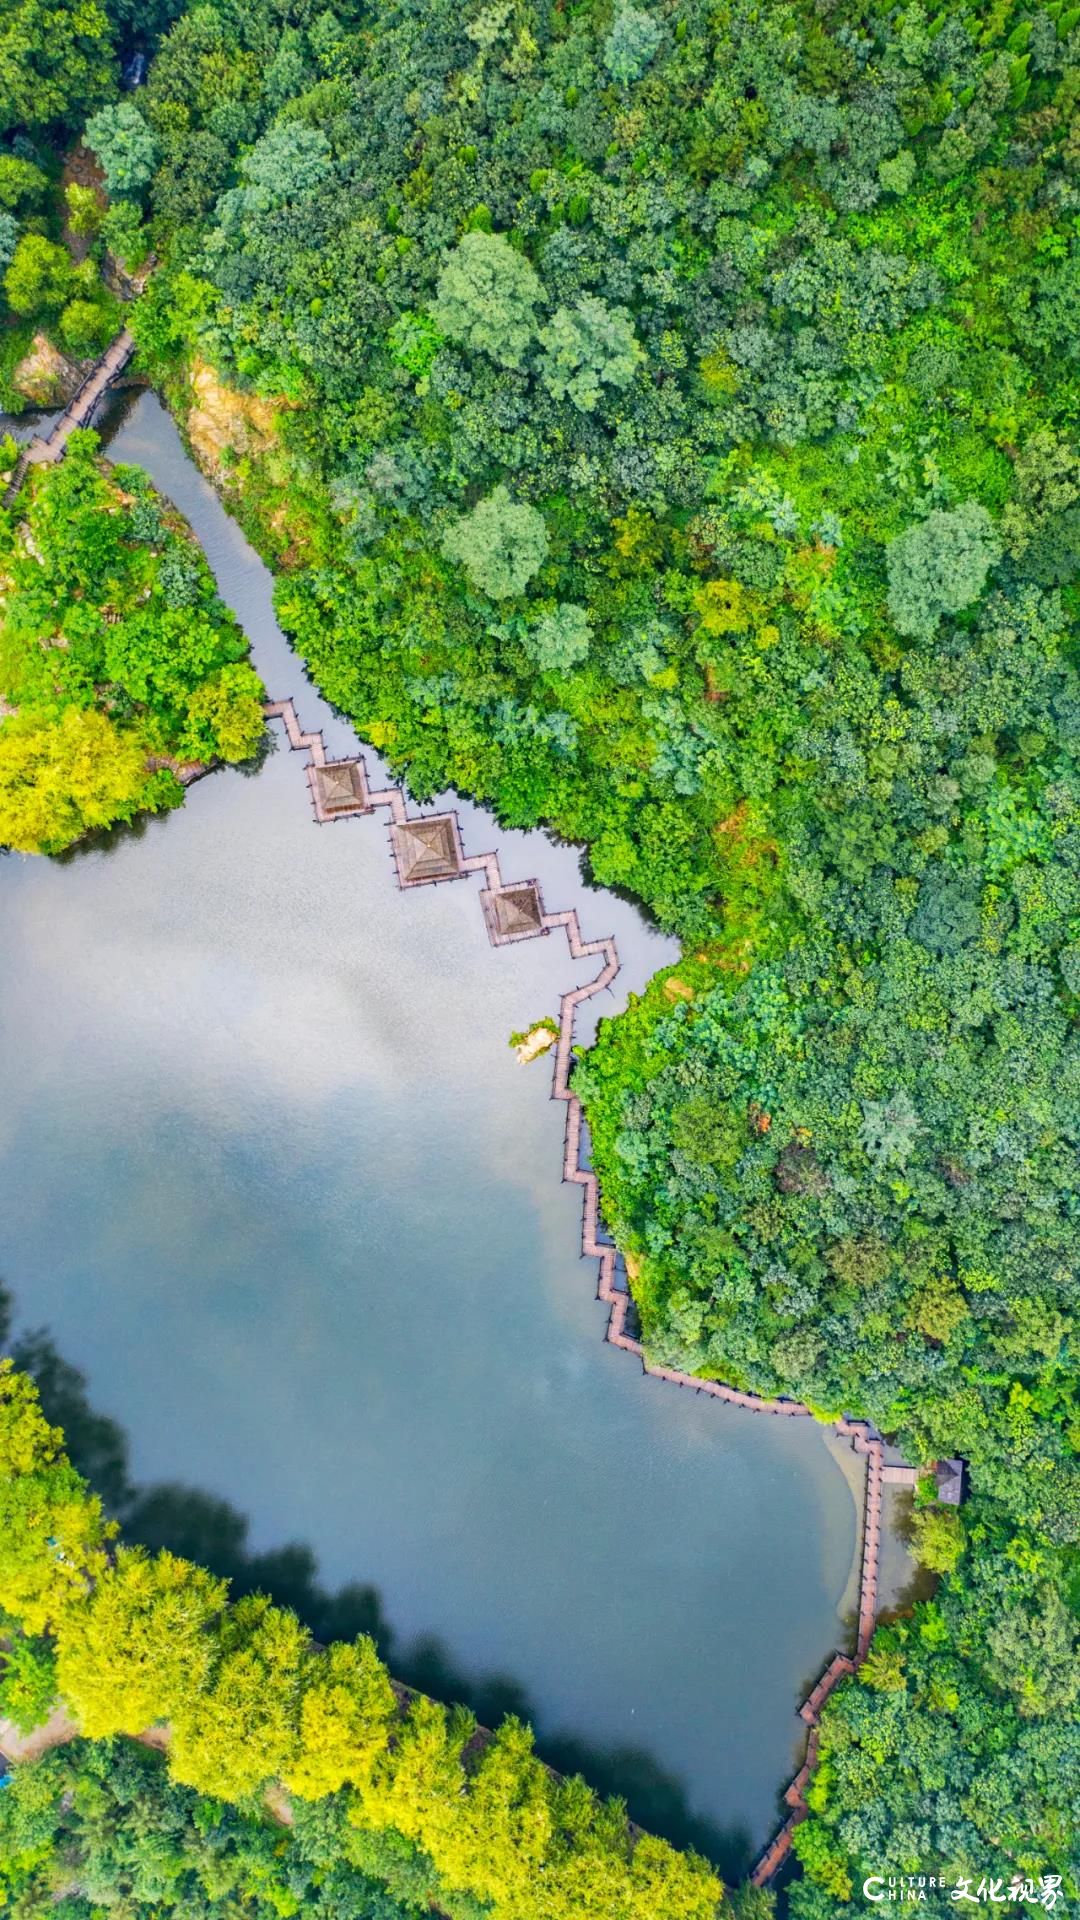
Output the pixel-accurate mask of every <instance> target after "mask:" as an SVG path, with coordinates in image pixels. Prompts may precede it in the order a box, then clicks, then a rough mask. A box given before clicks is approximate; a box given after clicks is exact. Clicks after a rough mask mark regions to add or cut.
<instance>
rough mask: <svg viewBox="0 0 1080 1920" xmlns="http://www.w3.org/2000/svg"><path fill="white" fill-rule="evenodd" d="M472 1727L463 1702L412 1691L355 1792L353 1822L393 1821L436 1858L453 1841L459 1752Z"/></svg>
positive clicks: (460, 1783)
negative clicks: (386, 1745)
mask: <svg viewBox="0 0 1080 1920" xmlns="http://www.w3.org/2000/svg"><path fill="white" fill-rule="evenodd" d="M475 1730H476V1722H475V1720H474V1718H473V1716H472V1714H471V1713H466V1712H465V1710H464V1709H463V1708H461V1707H454V1708H452V1709H450V1710H449V1711H448V1710H447V1708H446V1707H443V1706H440V1705H439V1704H438V1702H437V1701H435V1700H429V1699H427V1697H426V1696H425V1695H423V1694H420V1695H418V1696H417V1698H416V1699H415V1700H413V1701H411V1702H410V1705H409V1711H408V1713H407V1715H406V1717H405V1719H404V1720H403V1721H402V1723H401V1726H400V1728H399V1729H398V1731H397V1734H396V1736H395V1739H394V1743H393V1746H392V1747H391V1748H390V1749H389V1751H388V1752H387V1753H386V1754H385V1755H384V1756H383V1758H382V1760H381V1762H380V1763H379V1765H378V1766H377V1767H376V1768H375V1773H374V1777H373V1779H372V1781H371V1784H370V1786H368V1787H365V1788H364V1790H363V1791H362V1793H361V1795H360V1800H359V1805H358V1820H357V1824H358V1825H360V1826H365V1827H396V1828H397V1830H398V1832H399V1833H403V1834H404V1835H405V1837H406V1839H409V1840H415V1841H417V1842H418V1843H419V1845H420V1846H422V1847H423V1848H424V1851H425V1852H426V1853H429V1854H430V1855H431V1857H432V1859H433V1860H434V1861H435V1862H436V1864H438V1861H439V1859H440V1857H444V1856H445V1855H446V1853H447V1852H448V1851H449V1850H450V1849H451V1848H452V1846H453V1842H454V1827H455V1821H456V1818H457V1817H458V1804H459V1802H460V1799H461V1796H462V1794H463V1793H464V1790H465V1770H464V1767H463V1765H462V1755H463V1754H464V1751H465V1748H466V1746H467V1745H468V1743H469V1741H470V1739H471V1738H472V1736H473V1733H474V1732H475Z"/></svg>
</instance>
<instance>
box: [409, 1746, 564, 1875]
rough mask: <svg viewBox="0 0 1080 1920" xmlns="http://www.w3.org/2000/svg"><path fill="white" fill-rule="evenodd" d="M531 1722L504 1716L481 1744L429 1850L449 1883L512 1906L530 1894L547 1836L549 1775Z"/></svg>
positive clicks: (548, 1841) (549, 1833)
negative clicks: (454, 1810) (453, 1814)
mask: <svg viewBox="0 0 1080 1920" xmlns="http://www.w3.org/2000/svg"><path fill="white" fill-rule="evenodd" d="M532 1747H533V1737H532V1732H531V1730H530V1728H528V1727H526V1726H523V1725H522V1723H521V1721H520V1720H513V1719H511V1720H505V1721H504V1722H503V1724H502V1726H501V1727H500V1728H499V1730H498V1732H497V1733H496V1734H495V1736H494V1738H493V1739H492V1740H491V1741H490V1742H489V1744H488V1745H487V1747H485V1749H484V1752H483V1754H482V1756H481V1758H480V1762H479V1764H478V1766H477V1768H476V1771H475V1773H473V1775H472V1777H471V1778H470V1780H469V1785H468V1791H467V1793H466V1794H465V1796H464V1798H463V1799H462V1800H461V1801H460V1803H459V1811H458V1817H457V1819H456V1820H455V1821H454V1823H453V1826H452V1828H451V1830H450V1832H449V1834H448V1835H447V1836H446V1839H445V1842H444V1844H442V1845H441V1846H440V1847H439V1850H438V1852H437V1853H434V1854H433V1857H434V1859H435V1864H436V1866H437V1867H438V1869H439V1872H440V1873H441V1874H442V1876H443V1878H444V1880H445V1881H446V1884H447V1886H448V1887H454V1888H458V1889H460V1890H461V1891H462V1892H470V1893H474V1894H478V1895H479V1896H480V1897H481V1898H482V1899H485V1900H494V1901H495V1902H496V1903H497V1905H498V1910H499V1912H500V1913H501V1912H502V1911H503V1908H504V1906H506V1907H507V1909H508V1911H511V1912H512V1911H515V1910H516V1909H517V1907H518V1906H519V1905H520V1903H521V1901H522V1900H523V1899H525V1898H526V1896H530V1895H531V1893H532V1891H533V1889H534V1887H535V1881H536V1876H537V1874H538V1873H540V1871H541V1870H542V1869H543V1867H544V1865H545V1862H546V1859H547V1854H548V1849H549V1847H550V1845H551V1839H552V1817H551V1803H550V1789H549V1785H548V1777H547V1774H546V1773H545V1771H544V1768H543V1767H542V1766H541V1765H540V1762H539V1761H538V1760H537V1758H536V1756H535V1754H534V1753H533V1750H532Z"/></svg>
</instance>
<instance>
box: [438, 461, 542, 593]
mask: <svg viewBox="0 0 1080 1920" xmlns="http://www.w3.org/2000/svg"><path fill="white" fill-rule="evenodd" d="M442 551H443V554H444V556H445V557H446V559H447V560H456V561H457V562H458V564H459V565H460V566H462V567H464V569H465V572H466V573H467V574H468V576H469V579H470V581H471V582H472V584H473V586H474V587H476V588H478V590H479V591H480V592H481V593H486V594H487V595H488V598H489V599H491V600H507V599H510V598H514V597H516V596H518V595H520V594H522V593H524V591H525V588H526V587H527V586H528V584H529V581H530V580H531V579H532V578H533V575H534V574H535V573H537V572H538V571H539V569H540V567H542V566H543V564H544V561H545V560H546V558H547V553H548V539H547V532H546V529H545V526H544V516H543V514H541V513H538V512H537V511H536V508H535V507H530V506H528V505H526V503H525V502H524V501H520V500H518V501H515V500H512V499H511V497H510V494H509V491H508V489H507V488H506V487H503V486H499V487H495V488H494V490H493V491H492V492H491V493H490V494H488V496H487V498H486V499H485V500H479V501H477V504H476V506H475V507H474V508H473V509H472V512H471V513H467V514H464V515H463V516H462V518H461V519H460V520H456V521H454V522H453V524H452V525H451V526H449V527H448V528H447V530H446V532H445V533H444V534H443V538H442Z"/></svg>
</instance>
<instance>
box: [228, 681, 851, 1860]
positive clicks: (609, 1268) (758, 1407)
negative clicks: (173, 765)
mask: <svg viewBox="0 0 1080 1920" xmlns="http://www.w3.org/2000/svg"><path fill="white" fill-rule="evenodd" d="M266 716H267V718H268V719H270V720H280V721H281V722H282V724H283V726H284V728H285V734H286V738H287V740H288V742H289V746H290V747H291V748H292V749H293V750H294V752H301V751H306V752H307V753H308V754H309V755H310V761H309V765H308V784H309V786H311V787H312V799H313V806H314V811H315V817H316V819H317V820H319V821H320V822H323V821H325V819H326V815H325V814H324V813H322V812H321V811H320V809H319V805H318V799H317V795H316V793H315V790H314V787H313V786H312V781H313V775H314V769H315V768H317V767H323V766H325V765H326V764H327V760H326V749H325V746H324V744H323V738H322V734H321V733H305V732H304V731H303V730H302V728H301V726H300V722H299V720H298V718H297V713H296V708H295V706H294V705H293V702H292V701H291V700H271V701H270V702H268V704H267V707H266ZM356 763H357V765H358V766H359V767H360V769H361V779H360V781H359V782H358V785H359V786H360V787H361V788H362V791H363V793H364V795H365V802H364V805H363V806H360V805H358V806H357V808H356V809H355V812H356V814H357V815H362V814H364V813H370V812H371V811H372V810H373V809H374V808H375V807H385V808H387V809H388V811H389V813H390V817H391V819H392V820H393V822H394V823H395V824H396V825H399V826H400V825H404V824H405V823H407V822H408V821H410V820H417V819H423V818H425V817H427V818H430V817H431V816H430V815H429V816H424V815H423V814H410V813H409V812H408V809H407V807H406V805H405V796H404V794H403V793H402V791H401V789H400V787H385V788H382V789H381V790H379V791H377V792H372V791H371V790H370V789H369V788H368V785H367V769H366V766H365V765H364V761H363V756H362V755H358V756H357V762H356ZM336 764H341V763H336ZM342 817H347V816H342ZM455 824H456V816H455ZM474 873H481V874H483V875H484V879H485V886H486V891H487V894H488V896H490V895H492V894H496V893H498V892H500V891H501V890H503V889H504V888H505V887H506V883H505V882H504V880H503V877H502V872H501V870H500V867H499V858H498V855H497V854H495V853H479V854H472V855H469V856H467V857H465V858H464V859H463V860H462V862H461V867H460V871H459V873H457V874H454V875H453V876H452V877H453V878H464V877H466V876H468V875H469V874H474ZM517 884H518V885H522V884H524V883H520V882H519V883H517ZM560 928H561V929H562V930H563V931H564V932H565V934H566V940H567V945H568V946H569V948H570V952H571V954H572V955H573V957H574V959H575V960H584V959H587V958H590V957H591V956H593V955H595V956H596V957H597V958H602V960H603V965H602V966H601V968H600V971H599V972H598V973H597V974H596V976H595V978H594V979H592V980H588V981H586V982H585V984H584V985H583V986H580V987H574V988H572V989H571V991H570V992H569V993H564V994H563V997H562V1001H561V1004H560V1009H559V1039H558V1045H557V1046H556V1049H555V1058H554V1068H553V1074H552V1086H551V1097H552V1099H553V1100H561V1101H564V1102H565V1104H566V1132H565V1136H564V1142H563V1179H564V1180H569V1181H571V1182H572V1183H573V1184H574V1185H575V1186H579V1187H581V1188H582V1190H583V1192H582V1223H581V1250H582V1253H583V1254H585V1255H587V1256H588V1257H589V1258H590V1259H593V1260H596V1261H598V1263H599V1275H598V1280H597V1296H598V1298H599V1299H601V1300H602V1301H603V1302H604V1304H605V1306H606V1307H607V1309H608V1319H607V1330H606V1336H605V1337H606V1338H607V1339H608V1340H609V1341H610V1343H611V1345H612V1346H614V1347H619V1348H621V1349H622V1351H623V1352H624V1353H632V1354H634V1355H635V1356H636V1358H637V1359H638V1360H639V1361H640V1363H641V1366H642V1368H643V1370H644V1371H645V1373H647V1374H648V1375H649V1376H650V1378H651V1379H654V1380H665V1381H667V1382H668V1383H669V1384H670V1385H672V1386H676V1387H682V1388H683V1389H684V1390H685V1391H688V1392H691V1393H703V1394H705V1395H706V1396H707V1397H708V1398H709V1399H712V1400H720V1401H723V1402H725V1403H726V1404H727V1405H728V1406H731V1407H740V1408H742V1409H744V1410H745V1411H746V1412H748V1413H759V1414H768V1415H770V1416H772V1417H773V1418H778V1419H788V1420H811V1419H813V1418H814V1415H813V1414H812V1413H811V1410H810V1408H809V1407H806V1406H804V1405H803V1404H802V1402H801V1401H799V1400H789V1399H787V1398H784V1397H780V1398H778V1399H768V1398H766V1397H764V1396H763V1395H761V1394H757V1393H749V1392H747V1391H745V1390H744V1389H743V1388H740V1387H729V1386H725V1385H724V1384H723V1382H722V1381H719V1380H699V1379H698V1378H697V1377H696V1376H695V1375H694V1374H689V1373H680V1372H679V1371H678V1369H677V1368H675V1367H660V1366H654V1365H652V1364H651V1363H650V1361H649V1360H648V1358H647V1356H646V1353H645V1349H644V1347H643V1346H642V1344H641V1342H640V1341H639V1340H635V1339H634V1338H633V1336H632V1335H631V1334H629V1333H628V1332H627V1329H626V1317H627V1313H628V1310H629V1307H630V1304H631V1302H630V1295H629V1293H626V1292H623V1291H621V1290H620V1288H619V1287H618V1286H617V1284H616V1261H617V1253H616V1249H615V1247H614V1246H612V1244H611V1243H610V1241H607V1240H604V1239H603V1238H602V1237H601V1228H600V1188H599V1184H598V1181H597V1178H596V1175H595V1173H594V1172H593V1171H592V1168H591V1167H584V1166H582V1164H581V1148H582V1134H583V1129H584V1114H583V1113H582V1108H581V1102H580V1100H579V1099H578V1097H577V1095H576V1093H575V1092H574V1090H573V1085H572V1081H571V1074H572V1068H573V1049H574V1025H575V1021H576V1018H577V1010H578V1008H579V1006H581V1004H582V1003H583V1001H585V1000H590V999H591V998H592V996H593V995H594V994H596V993H602V992H603V991H604V989H605V988H606V987H610V986H611V984H612V983H613V981H614V980H615V977H616V975H617V974H618V971H619V956H618V952H617V950H616V946H615V941H614V940H613V939H606V940H584V939H582V935H581V927H580V924H579V921H578V917H577V913H576V912H575V911H574V909H573V908H569V909H567V910H566V911H564V912H562V913H546V912H545V913H544V914H543V916H542V919H541V922H540V924H539V925H538V926H537V928H536V933H537V934H545V933H554V932H556V931H557V930H558V929H560ZM488 937H489V939H490V938H492V930H491V927H490V925H489V926H488ZM495 944H497V943H495ZM834 1426H835V1429H836V1432H837V1433H838V1434H840V1435H842V1436H843V1437H844V1438H845V1439H847V1440H848V1441H849V1442H850V1444H851V1446H852V1448H853V1449H854V1451H855V1452H856V1453H857V1454H859V1455H860V1456H861V1457H862V1458H864V1459H865V1461H866V1489H865V1496H864V1501H863V1516H862V1554H861V1564H860V1571H859V1617H858V1626H857V1629H856V1647H855V1658H854V1659H853V1658H852V1657H851V1655H849V1654H846V1653H837V1654H834V1656H833V1658H832V1659H831V1660H830V1662H829V1664H828V1666H827V1667H826V1669H825V1671H824V1673H823V1674H822V1676H821V1678H820V1680H819V1681H818V1683H817V1685H816V1686H815V1687H814V1689H813V1692H812V1693H811V1694H810V1695H809V1698H808V1699H807V1700H805V1701H804V1702H803V1705H802V1706H801V1708H800V1709H799V1711H800V1714H801V1716H802V1718H803V1720H804V1721H805V1722H806V1723H807V1726H808V1727H809V1730H810V1731H809V1736H808V1740H807V1749H806V1758H805V1760H804V1763H803V1765H802V1767H801V1768H800V1770H799V1772H798V1773H797V1774H796V1776H795V1778H794V1780H793V1781H792V1782H791V1785H790V1786H789V1787H788V1789H787V1793H786V1794H785V1799H786V1800H787V1803H788V1805H789V1806H790V1807H791V1808H792V1813H791V1815H790V1816H789V1818H788V1819H787V1820H785V1822H784V1824H783V1826H782V1827H781V1828H780V1831H779V1832H778V1833H777V1834H776V1835H775V1837H774V1838H773V1839H772V1840H771V1841H770V1843H769V1845H768V1846H767V1847H766V1849H765V1851H764V1853H763V1854H762V1855H761V1856H760V1858H759V1859H758V1860H757V1862H756V1863H755V1865H754V1868H753V1870H752V1873H751V1876H750V1877H751V1879H752V1881H753V1883H754V1885H755V1886H764V1885H766V1883H767V1882H768V1881H769V1880H771V1878H772V1876H773V1875H774V1873H776V1871H777V1869H778V1868H779V1867H780V1866H781V1865H782V1864H783V1862H784V1860H785V1859H786V1858H787V1856H788V1853H789V1852H790V1850H791V1841H792V1835H793V1833H794V1831H795V1828H796V1827H797V1826H798V1824H799V1822H800V1820H804V1819H805V1818H806V1813H807V1807H806V1800H805V1790H806V1785H807V1782H808V1781H809V1779H810V1776H811V1774H812V1772H813V1770H814V1767H815V1765H816V1763H817V1754H818V1718H819V1715H820V1711H821V1708H822V1707H823V1706H824V1704H825V1702H826V1700H827V1699H828V1697H829V1695H830V1694H831V1693H832V1691H833V1688H834V1687H836V1686H839V1684H840V1682H841V1681H842V1680H844V1679H846V1678H847V1677H848V1675H849V1674H852V1673H854V1672H855V1669H856V1665H857V1664H858V1662H860V1661H862V1660H864V1659H865V1657H866V1654H867V1652H868V1650H869V1646H870V1641H871V1637H872V1635H873V1632H874V1622H875V1619H876V1617H877V1594H878V1566H879V1561H880V1553H881V1487H882V1473H883V1467H884V1444H883V1442H882V1439H881V1436H880V1434H878V1433H876V1432H875V1431H874V1429H873V1428H872V1427H871V1426H870V1425H869V1423H868V1422H867V1421H865V1420H850V1419H848V1418H847V1416H846V1415H844V1416H842V1417H841V1418H840V1419H839V1420H837V1421H835V1422H834Z"/></svg>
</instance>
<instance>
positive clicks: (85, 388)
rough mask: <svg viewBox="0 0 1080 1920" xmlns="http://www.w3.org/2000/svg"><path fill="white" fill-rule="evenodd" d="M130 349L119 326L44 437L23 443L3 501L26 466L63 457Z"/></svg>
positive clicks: (128, 338) (127, 335)
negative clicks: (25, 445)
mask: <svg viewBox="0 0 1080 1920" xmlns="http://www.w3.org/2000/svg"><path fill="white" fill-rule="evenodd" d="M134 352H135V342H134V340H133V339H132V336H131V334H130V333H129V332H128V330H127V328H126V327H123V328H122V329H121V331H120V332H119V333H118V334H117V336H116V338H115V340H113V341H112V342H111V343H110V344H109V346H107V347H106V349H105V352H104V353H103V354H102V356H101V358H100V360H98V361H95V363H94V365H93V366H92V367H91V369H90V371H89V373H88V374H86V376H85V377H84V379H83V380H82V381H81V383H80V385H79V386H78V388H77V389H76V391H75V393H74V394H73V395H72V397H71V399H70V400H69V401H68V403H67V406H66V407H65V408H64V411H63V413H62V414H61V415H60V418H59V419H58V420H55V421H54V422H53V425H52V427H51V429H50V431H49V433H48V434H47V435H46V437H45V439H44V440H41V439H36V438H35V439H33V440H31V442H30V444H29V446H28V447H24V449H23V451H22V453H21V454H20V455H19V458H18V460H17V462H16V465H15V471H14V473H13V474H12V476H11V480H10V482H9V484H8V488H7V492H6V493H5V495H4V504H5V505H7V504H9V503H10V501H12V500H13V499H14V498H15V495H16V494H17V493H18V491H19V488H20V487H21V486H22V483H23V481H24V479H25V478H26V471H27V468H28V467H40V466H48V465H49V464H50V463H51V462H52V461H54V460H62V459H63V457H64V451H65V448H66V447H67V443H68V441H69V439H70V438H71V435H72V434H73V433H74V432H75V431H76V429H77V428H78V427H88V426H89V425H90V422H91V420H92V419H93V415H94V409H95V407H96V406H97V404H98V402H99V400H101V399H102V398H103V397H104V395H105V394H106V393H107V392H108V390H109V388H110V387H111V386H112V383H113V381H114V380H117V379H119V377H120V375H121V374H122V373H123V371H124V368H125V367H126V366H127V364H128V362H129V360H130V359H131V356H132V354H133V353H134Z"/></svg>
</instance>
